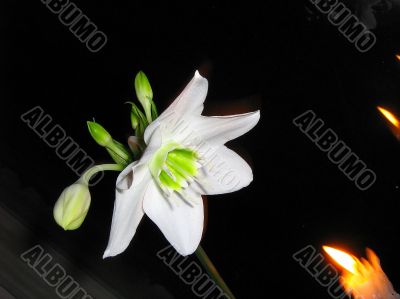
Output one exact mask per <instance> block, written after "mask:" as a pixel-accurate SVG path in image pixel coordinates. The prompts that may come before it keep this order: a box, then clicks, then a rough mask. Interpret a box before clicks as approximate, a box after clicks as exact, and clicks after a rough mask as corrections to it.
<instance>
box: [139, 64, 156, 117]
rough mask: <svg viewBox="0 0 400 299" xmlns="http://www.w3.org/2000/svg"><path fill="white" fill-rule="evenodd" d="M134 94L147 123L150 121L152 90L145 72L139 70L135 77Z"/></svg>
mask: <svg viewBox="0 0 400 299" xmlns="http://www.w3.org/2000/svg"><path fill="white" fill-rule="evenodd" d="M135 90H136V96H137V98H138V100H139V102H140V104H142V107H143V109H144V112H145V114H146V117H147V121H148V122H149V123H151V122H152V115H151V114H152V113H151V106H152V101H153V90H152V89H151V86H150V82H149V80H148V79H147V76H146V75H145V73H143V72H142V71H140V72H139V73H138V74H137V75H136V78H135Z"/></svg>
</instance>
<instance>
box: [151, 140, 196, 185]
mask: <svg viewBox="0 0 400 299" xmlns="http://www.w3.org/2000/svg"><path fill="white" fill-rule="evenodd" d="M197 160H198V155H197V154H196V152H194V151H193V150H191V149H188V148H182V147H180V146H179V145H178V144H177V143H169V144H167V145H164V146H163V147H161V148H160V149H159V150H158V151H157V152H156V153H155V154H154V156H153V158H152V160H151V161H150V164H149V168H150V172H151V174H152V176H153V178H154V179H155V181H156V182H157V183H158V184H159V185H160V187H161V189H165V188H166V189H170V190H172V191H179V190H181V189H182V188H184V187H186V186H187V185H188V181H189V180H192V179H193V178H194V177H195V176H196V175H197V172H198V171H197Z"/></svg>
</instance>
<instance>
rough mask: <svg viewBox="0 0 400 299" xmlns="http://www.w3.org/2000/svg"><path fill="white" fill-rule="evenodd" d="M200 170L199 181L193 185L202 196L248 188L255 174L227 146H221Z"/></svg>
mask: <svg viewBox="0 0 400 299" xmlns="http://www.w3.org/2000/svg"><path fill="white" fill-rule="evenodd" d="M203 165H204V166H203V167H201V168H200V169H199V174H198V175H197V180H196V181H195V182H193V184H192V185H191V186H192V188H193V189H195V190H196V191H197V192H199V193H201V194H207V195H213V194H223V193H230V192H234V191H237V190H239V189H242V188H244V187H246V186H248V185H249V184H250V183H251V181H252V180H253V172H252V170H251V168H250V166H249V165H248V164H247V162H246V161H245V160H243V158H242V157H240V156H239V155H238V154H236V153H235V152H234V151H232V150H230V149H228V148H227V147H226V146H221V147H220V148H219V149H218V150H217V151H216V152H214V153H213V154H212V155H211V156H210V157H209V158H208V159H207V160H206V161H204V162H203Z"/></svg>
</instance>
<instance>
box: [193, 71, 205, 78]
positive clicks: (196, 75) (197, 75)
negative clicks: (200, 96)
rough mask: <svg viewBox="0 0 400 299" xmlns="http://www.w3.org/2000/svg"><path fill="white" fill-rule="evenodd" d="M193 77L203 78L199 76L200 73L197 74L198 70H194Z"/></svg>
mask: <svg viewBox="0 0 400 299" xmlns="http://www.w3.org/2000/svg"><path fill="white" fill-rule="evenodd" d="M194 76H195V78H199V79H200V78H203V76H202V75H200V73H199V71H198V70H196V72H195V73H194Z"/></svg>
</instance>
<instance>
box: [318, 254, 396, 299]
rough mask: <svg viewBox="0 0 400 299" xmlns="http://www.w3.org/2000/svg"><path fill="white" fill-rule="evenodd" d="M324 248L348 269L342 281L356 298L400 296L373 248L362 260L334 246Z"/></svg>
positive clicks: (394, 297)
mask: <svg viewBox="0 0 400 299" xmlns="http://www.w3.org/2000/svg"><path fill="white" fill-rule="evenodd" d="M323 249H324V250H325V251H326V252H327V254H328V255H329V256H330V257H332V258H333V259H334V260H335V261H336V262H337V263H338V264H339V265H340V266H341V267H342V268H344V269H346V271H343V273H342V275H341V277H340V282H341V284H342V285H343V287H344V289H345V290H346V292H347V293H348V294H351V295H352V296H353V297H354V298H364V299H373V298H384V299H398V298H400V295H398V294H397V293H396V292H395V291H394V289H393V286H392V284H391V283H390V281H389V279H388V278H387V276H386V274H385V273H384V272H383V270H382V267H381V265H380V262H379V258H378V257H377V255H376V254H375V253H374V252H373V251H372V250H371V249H368V248H367V250H366V252H367V259H363V258H362V259H361V261H360V260H359V259H358V258H356V257H355V256H352V255H350V254H348V253H346V252H344V251H341V250H338V249H335V248H332V247H328V246H323Z"/></svg>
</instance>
